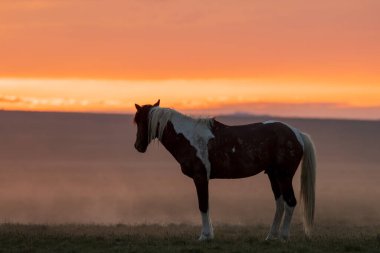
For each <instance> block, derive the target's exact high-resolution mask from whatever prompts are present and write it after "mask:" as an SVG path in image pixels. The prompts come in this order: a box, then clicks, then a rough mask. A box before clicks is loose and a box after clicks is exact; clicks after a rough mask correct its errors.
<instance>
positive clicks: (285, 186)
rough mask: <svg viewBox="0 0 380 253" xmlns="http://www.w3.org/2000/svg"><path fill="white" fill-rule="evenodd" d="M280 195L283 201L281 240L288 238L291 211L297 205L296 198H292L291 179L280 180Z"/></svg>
mask: <svg viewBox="0 0 380 253" xmlns="http://www.w3.org/2000/svg"><path fill="white" fill-rule="evenodd" d="M280 188H281V193H282V195H283V198H284V201H285V217H284V222H283V224H282V228H281V237H282V239H285V240H287V239H288V238H289V231H290V223H291V221H292V216H293V211H294V208H295V206H296V205H297V200H296V197H295V196H294V191H293V185H292V177H288V178H284V179H281V180H280Z"/></svg>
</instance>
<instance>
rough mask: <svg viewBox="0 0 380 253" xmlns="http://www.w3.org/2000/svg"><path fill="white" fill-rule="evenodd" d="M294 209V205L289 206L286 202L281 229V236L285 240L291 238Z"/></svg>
mask: <svg viewBox="0 0 380 253" xmlns="http://www.w3.org/2000/svg"><path fill="white" fill-rule="evenodd" d="M293 211H294V206H293V207H292V206H288V204H287V203H286V202H285V216H284V221H283V224H282V229H281V237H282V239H284V240H287V239H288V238H289V232H290V223H291V221H292V216H293Z"/></svg>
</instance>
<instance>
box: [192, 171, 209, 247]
mask: <svg viewBox="0 0 380 253" xmlns="http://www.w3.org/2000/svg"><path fill="white" fill-rule="evenodd" d="M194 183H195V187H196V189H197V195H198V204H199V210H200V212H201V217H202V232H201V235H200V237H199V240H200V241H204V240H211V239H213V238H214V229H213V227H212V224H211V220H210V216H209V208H208V180H207V178H203V177H202V178H194Z"/></svg>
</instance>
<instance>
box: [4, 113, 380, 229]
mask: <svg viewBox="0 0 380 253" xmlns="http://www.w3.org/2000/svg"><path fill="white" fill-rule="evenodd" d="M0 118H1V123H0V144H1V145H0V203H1V205H0V222H12V223H28V224H29V223H49V224H56V223H100V224H118V223H126V224H140V223H159V224H168V223H190V224H198V223H199V222H200V219H199V212H198V206H197V199H196V192H195V187H194V185H193V182H192V179H190V178H188V177H186V176H185V175H183V174H182V173H181V170H180V167H179V165H178V164H177V162H176V161H175V160H174V159H173V158H172V157H171V155H170V154H169V153H168V152H167V151H166V150H165V148H164V147H163V146H162V145H160V144H159V143H157V142H156V143H152V144H151V145H150V146H149V148H148V151H147V153H145V154H140V153H138V152H137V151H136V150H134V147H133V144H134V141H135V134H136V126H135V125H134V124H133V123H132V116H131V115H106V114H104V115H102V114H75V113H35V112H34V113H32V112H0ZM217 119H218V120H220V121H221V122H223V123H226V124H245V123H252V122H258V121H262V120H264V118H260V117H253V116H228V117H227V116H224V117H217ZM266 119H267V118H266ZM280 120H282V121H285V122H287V123H289V124H291V125H293V126H295V127H297V128H299V129H301V130H302V131H304V132H307V133H309V134H310V135H311V136H312V138H313V140H314V142H315V145H316V149H317V159H318V167H317V184H316V185H317V192H316V222H317V223H318V222H331V221H334V222H342V223H350V224H357V225H368V224H379V221H380V219H379V217H380V203H379V201H377V200H378V198H379V196H380V186H379V180H378V179H379V178H380V169H379V164H380V163H379V162H380V153H379V150H380V131H379V129H380V122H379V121H354V120H322V119H290V118H288V119H280ZM299 177H300V175H299V171H298V172H297V174H296V176H295V177H294V181H293V183H294V187H295V191H296V196H297V198H298V192H299ZM299 209H300V208H296V214H295V219H296V220H297V221H300V220H301V219H300V213H299V212H300V210H299ZM274 210H275V207H274V198H273V195H272V192H271V188H270V184H269V180H268V178H267V176H266V175H265V174H263V173H260V174H259V175H257V176H254V177H250V178H246V179H236V180H211V181H210V212H211V218H212V219H213V221H214V223H219V224H221V223H223V224H258V223H260V224H261V223H265V224H266V223H268V224H269V223H270V222H271V220H272V217H273V215H274Z"/></svg>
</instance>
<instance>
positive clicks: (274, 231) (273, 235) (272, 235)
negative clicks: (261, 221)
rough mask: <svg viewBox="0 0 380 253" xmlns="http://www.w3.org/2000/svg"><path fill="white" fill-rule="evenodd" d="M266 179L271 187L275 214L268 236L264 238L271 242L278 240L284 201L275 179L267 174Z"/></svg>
mask: <svg viewBox="0 0 380 253" xmlns="http://www.w3.org/2000/svg"><path fill="white" fill-rule="evenodd" d="M268 177H269V180H270V184H271V186H272V191H273V194H274V198H275V200H276V213H275V215H274V219H273V223H272V226H271V228H270V231H269V234H268V236H267V238H266V240H271V239H277V238H278V231H279V229H280V224H281V220H282V217H283V215H284V200H283V197H282V195H281V189H280V185H279V184H278V182H277V180H276V178H275V177H273V175H270V174H268Z"/></svg>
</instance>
